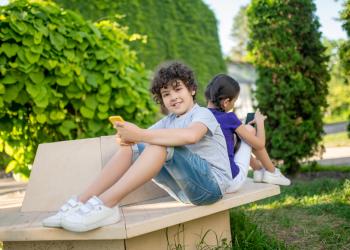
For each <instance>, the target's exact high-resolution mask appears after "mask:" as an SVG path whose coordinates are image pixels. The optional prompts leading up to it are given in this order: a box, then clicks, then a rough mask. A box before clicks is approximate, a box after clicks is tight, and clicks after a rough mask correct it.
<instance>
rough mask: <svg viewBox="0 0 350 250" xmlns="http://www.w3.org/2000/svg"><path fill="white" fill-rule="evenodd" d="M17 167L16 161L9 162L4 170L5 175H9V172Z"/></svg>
mask: <svg viewBox="0 0 350 250" xmlns="http://www.w3.org/2000/svg"><path fill="white" fill-rule="evenodd" d="M17 166H18V163H17V161H15V160H12V161H10V162H9V164H7V166H6V168H5V173H10V172H11V171H13V170H14V169H15V168H16V167H17Z"/></svg>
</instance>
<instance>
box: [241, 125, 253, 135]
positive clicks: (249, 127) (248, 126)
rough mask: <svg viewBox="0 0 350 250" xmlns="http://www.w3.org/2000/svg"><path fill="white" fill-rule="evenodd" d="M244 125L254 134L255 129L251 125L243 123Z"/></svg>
mask: <svg viewBox="0 0 350 250" xmlns="http://www.w3.org/2000/svg"><path fill="white" fill-rule="evenodd" d="M244 126H245V128H246V129H247V130H248V131H249V132H250V133H252V134H254V135H255V134H256V129H255V128H254V127H253V126H252V125H249V124H247V125H244Z"/></svg>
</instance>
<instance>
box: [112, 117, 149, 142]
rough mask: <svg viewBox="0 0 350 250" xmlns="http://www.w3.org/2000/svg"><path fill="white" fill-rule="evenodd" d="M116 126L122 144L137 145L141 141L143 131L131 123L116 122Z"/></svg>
mask: <svg viewBox="0 0 350 250" xmlns="http://www.w3.org/2000/svg"><path fill="white" fill-rule="evenodd" d="M115 126H116V128H117V130H118V135H119V136H120V139H121V142H124V143H130V142H131V143H136V142H140V141H141V137H142V131H143V129H141V128H139V127H138V126H136V125H135V124H133V123H131V122H116V123H115Z"/></svg>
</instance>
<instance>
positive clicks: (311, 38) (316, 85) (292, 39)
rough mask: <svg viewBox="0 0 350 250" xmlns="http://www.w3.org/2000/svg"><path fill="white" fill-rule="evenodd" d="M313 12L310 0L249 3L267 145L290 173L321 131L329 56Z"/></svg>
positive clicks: (309, 151)
mask: <svg viewBox="0 0 350 250" xmlns="http://www.w3.org/2000/svg"><path fill="white" fill-rule="evenodd" d="M315 12H316V7H315V4H314V3H313V1H312V0H288V1H279V0H270V1H265V0H253V1H252V2H251V4H250V6H249V7H248V22H249V28H250V31H251V33H250V41H251V43H250V46H249V50H250V53H251V56H252V58H253V60H254V64H255V66H256V68H257V72H258V79H257V82H256V84H257V90H256V98H257V101H258V103H259V108H260V109H261V110H262V112H263V113H266V114H267V116H268V118H267V120H266V129H267V148H268V151H269V152H270V153H271V156H272V158H274V159H278V160H283V162H284V164H285V166H286V167H287V171H288V172H290V173H293V172H295V171H297V170H298V168H299V163H298V162H299V160H301V159H303V158H304V157H309V156H312V155H313V154H314V152H315V151H316V150H317V149H318V143H319V142H320V141H321V138H322V133H323V122H322V117H323V113H324V110H325V108H326V106H327V104H326V95H327V92H328V91H327V82H328V80H329V74H328V72H327V61H328V58H327V57H326V56H325V55H324V51H325V48H324V46H323V45H322V43H321V41H320V38H321V33H320V32H319V31H318V29H319V27H320V24H319V21H318V19H317V17H316V16H315Z"/></svg>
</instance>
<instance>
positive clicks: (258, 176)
mask: <svg viewBox="0 0 350 250" xmlns="http://www.w3.org/2000/svg"><path fill="white" fill-rule="evenodd" d="M264 172H265V169H264V168H261V169H258V170H254V171H253V180H254V182H262V180H263V177H264Z"/></svg>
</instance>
